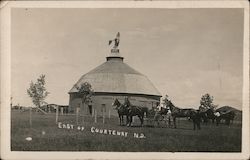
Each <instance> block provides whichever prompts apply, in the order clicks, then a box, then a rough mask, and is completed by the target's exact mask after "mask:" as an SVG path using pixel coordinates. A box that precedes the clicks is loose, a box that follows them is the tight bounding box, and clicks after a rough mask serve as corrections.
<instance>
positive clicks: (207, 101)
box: [200, 93, 216, 110]
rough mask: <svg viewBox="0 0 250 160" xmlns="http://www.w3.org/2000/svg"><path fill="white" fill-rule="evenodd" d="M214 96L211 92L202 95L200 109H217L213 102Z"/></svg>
mask: <svg viewBox="0 0 250 160" xmlns="http://www.w3.org/2000/svg"><path fill="white" fill-rule="evenodd" d="M213 100H214V97H213V96H211V95H210V94H209V93H206V94H204V95H202V97H201V100H200V109H201V110H207V109H215V107H216V105H214V104H213Z"/></svg>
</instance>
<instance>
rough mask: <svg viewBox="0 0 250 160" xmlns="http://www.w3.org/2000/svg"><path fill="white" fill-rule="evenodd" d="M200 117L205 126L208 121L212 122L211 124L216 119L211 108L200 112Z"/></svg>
mask: <svg viewBox="0 0 250 160" xmlns="http://www.w3.org/2000/svg"><path fill="white" fill-rule="evenodd" d="M200 115H201V119H202V120H203V122H204V123H205V124H207V123H208V121H209V119H211V120H212V123H214V121H215V119H216V116H215V112H214V110H213V109H212V108H209V109H207V110H205V111H201V112H200Z"/></svg>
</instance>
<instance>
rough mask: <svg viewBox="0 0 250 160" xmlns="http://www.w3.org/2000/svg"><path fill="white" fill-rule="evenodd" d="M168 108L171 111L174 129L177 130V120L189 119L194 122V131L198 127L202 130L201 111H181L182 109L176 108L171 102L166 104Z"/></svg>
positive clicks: (189, 109)
mask: <svg viewBox="0 0 250 160" xmlns="http://www.w3.org/2000/svg"><path fill="white" fill-rule="evenodd" d="M166 107H167V108H169V109H170V111H171V116H172V117H173V123H174V128H177V127H176V118H182V117H187V118H190V119H191V120H193V125H194V128H193V129H194V130H195V129H196V126H197V128H198V129H200V121H201V114H200V112H199V110H195V109H192V108H188V109H181V108H178V107H176V106H174V105H173V103H172V102H171V101H167V102H166Z"/></svg>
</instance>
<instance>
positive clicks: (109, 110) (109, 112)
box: [109, 108, 110, 119]
mask: <svg viewBox="0 0 250 160" xmlns="http://www.w3.org/2000/svg"><path fill="white" fill-rule="evenodd" d="M109 119H110V108H109Z"/></svg>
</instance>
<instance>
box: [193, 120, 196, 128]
mask: <svg viewBox="0 0 250 160" xmlns="http://www.w3.org/2000/svg"><path fill="white" fill-rule="evenodd" d="M193 125H194V130H195V129H196V122H195V120H194V119H193Z"/></svg>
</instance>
